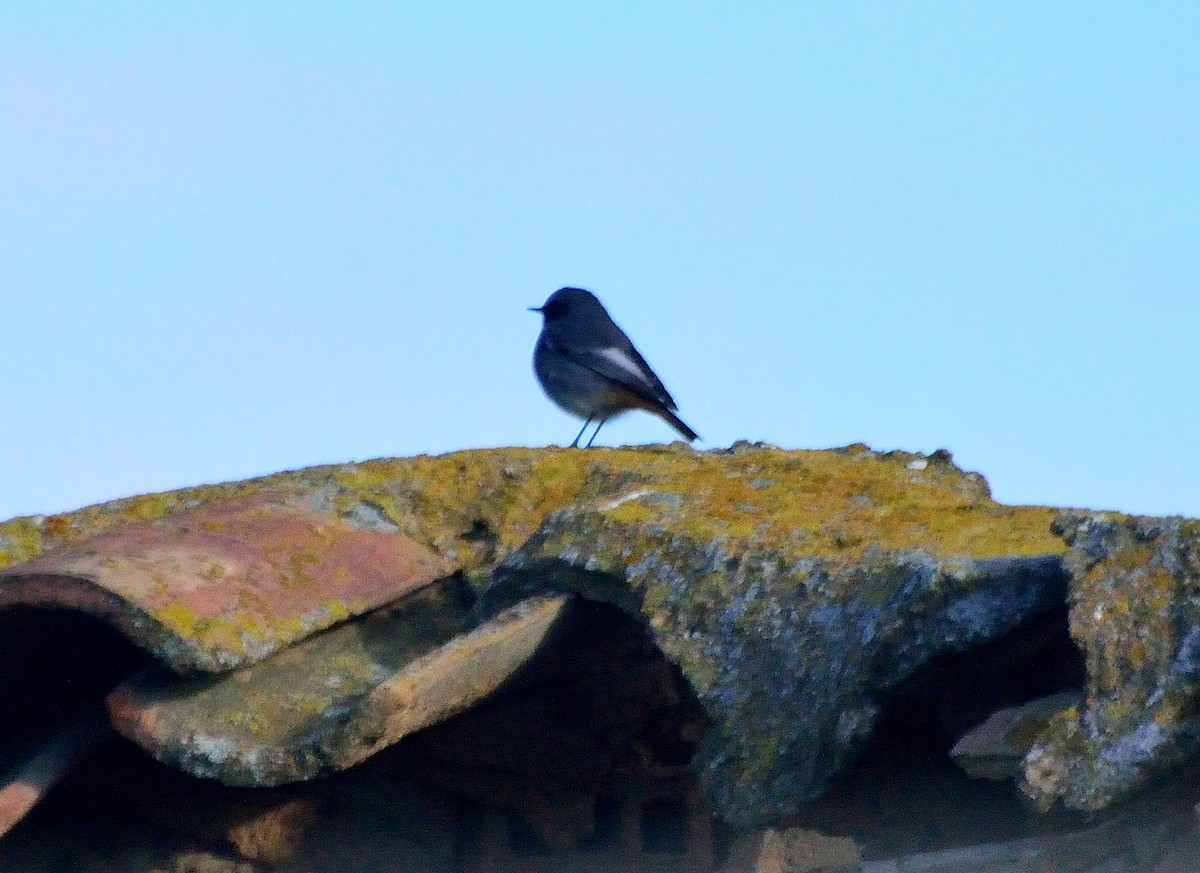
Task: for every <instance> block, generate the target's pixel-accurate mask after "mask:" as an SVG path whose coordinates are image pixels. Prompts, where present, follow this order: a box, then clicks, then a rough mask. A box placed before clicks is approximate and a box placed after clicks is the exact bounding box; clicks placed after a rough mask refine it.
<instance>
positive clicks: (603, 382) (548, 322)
mask: <svg viewBox="0 0 1200 873" xmlns="http://www.w3.org/2000/svg"><path fill="white" fill-rule="evenodd" d="M532 311H533V312H540V313H541V314H542V319H543V320H542V332H541V334H540V335H539V336H538V340H537V345H536V346H535V347H534V350H533V371H534V373H536V374H537V378H538V382H540V383H541V386H542V390H543V391H545V392H546V396H547V397H549V398H550V399H551V400H553V401H554V402H555V403H557V404H558V405H559V406H560V407H561V408H562V409H563V410H564V411H566V412H568V413H570V414H571V415H574V416H577V417H579V418H582V419H584V422H583V427H582V428H580V430H579V433H578V434H577V435H576V437H575V440H574V441H573V442H572V443H571V445H572V446H577V445H579V439H580V437H582V436H583V432H584V431H585V430H587V427H588V425H589V424H591V423H592V422H593V421H595V420H599V422H600V423H599V424H598V425H596V430H595V432H594V433H593V434H592V438H591V439H590V440H588V445H589V446H590V445H591V444H592V442H593V441H595V439H596V434H598V433H599V432H600V428H602V427H603V426H604V422H606V421H608V420H609V419H610V418H614V417H615V416H618V415H620V414H622V413H624V412H628V411H629V410H631V409H644V410H646V411H647V412H651V413H653V414H654V415H657V416H658V417H659V418H661V419H663V420H664V421H665V422H667V423H668V424H670V425H671V427H673V428H675V430H677V431H679V433H680V434H681V435H682V436H683V438H684V439H686V440H689V441H690V440H694V439H697V438H698V436H699V435H698V434H697V433H696V432H695V431H694V430H692V429H691V428H690V427H688V426H687V425H686V424H684V422H683V420H682V419H681V418H680V417H679V416H678V415H676V414H675V410H676V409H677V407H676V405H675V400H674V399H673V398H672V397H671V395H670V394H669V393H668V392H667V389H666V387H665V386H664V385H663V383H662V380H660V379H659V378H658V376H657V375H655V373H654V371H653V370H652V369H650V365H649V364H647V363H646V359H645V358H643V357H642V356H641V354H639V352H638V350H637V349H635V348H634V347H633V343H631V342H630V341H629V337H627V336H626V335H625V332H624V331H623V330H621V328H619V327H618V326H617V324H616V322H614V321H613V320H612V318H611V317H609V314H608V312H607V311H606V310H605V308H604V306H603V304H601V303H600V301H599V300H597V299H596V295H594V294H592V293H591V292H590V291H585V290H583V289H582V288H560V289H558V290H557V291H555V292H554V293H553V294H551V295H550V298H549V299H548V300H547V301H546V302H545V303H544V304H542V305H541V306H538V307H534V308H533V309H532Z"/></svg>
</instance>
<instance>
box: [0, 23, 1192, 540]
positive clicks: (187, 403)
mask: <svg viewBox="0 0 1200 873" xmlns="http://www.w3.org/2000/svg"><path fill="white" fill-rule="evenodd" d="M0 33H2V34H3V43H4V51H3V52H0V119H3V121H2V122H0V300H2V301H3V302H2V305H0V368H2V372H3V373H4V381H3V385H4V388H3V415H2V417H0V518H7V517H9V516H12V515H16V514H26V513H35V512H55V511H62V510H66V509H71V508H74V507H76V506H80V505H83V504H86V503H91V502H95V501H99V500H104V499H109V498H114V497H120V496H125V495H129V494H136V493H141V492H145V491H150V490H161V489H167V488H175V487H180V486H185V485H190V484H197V483H201V482H214V481H223V480H230V479H239V478H244V477H247V476H252V475H259V474H264V473H269V472H273V471H276V470H280V469H287V468H295V467H300V466H306V465H309V464H315V463H328V462H340V461H349V460H356V459H365V458H371V457H379V456H387V455H407V454H414V453H418V452H444V451H450V450H454V449H459V448H469V447H477V446H500V445H546V444H550V443H557V444H565V443H567V442H569V441H570V439H571V438H572V437H573V436H574V434H575V432H576V430H577V429H578V425H577V423H576V422H575V421H574V420H572V419H569V418H567V417H566V416H565V415H564V414H563V413H561V412H559V411H558V410H557V409H556V408H555V407H553V406H552V405H551V404H550V403H549V402H548V401H547V400H546V399H545V398H544V397H543V396H542V394H541V392H540V390H539V389H538V387H537V385H536V383H535V381H534V379H533V376H532V373H531V371H530V364H529V357H530V353H531V351H532V347H533V342H534V339H535V337H536V335H537V331H538V328H539V319H538V318H537V317H536V316H535V315H532V314H530V313H528V312H526V307H528V306H533V305H538V304H540V303H541V302H542V301H543V300H544V299H545V298H546V296H547V295H548V294H549V293H550V292H551V291H553V290H554V289H555V288H557V287H559V286H561V285H566V284H576V285H582V286H584V287H587V288H590V289H592V290H593V291H595V292H596V293H597V294H598V295H599V296H600V297H601V299H602V300H603V301H604V302H605V303H606V304H607V305H608V308H609V310H610V312H611V313H612V314H613V316H614V317H615V318H616V320H617V321H618V322H619V323H620V324H621V325H622V326H623V327H624V328H625V330H626V332H627V333H629V334H630V336H631V337H632V339H633V340H634V342H635V343H637V344H638V346H639V347H640V349H641V350H642V352H643V353H644V354H645V356H646V357H647V358H648V359H649V361H650V363H651V364H652V365H653V366H654V367H655V369H656V370H657V371H658V373H659V375H660V376H661V377H662V379H663V381H664V382H665V383H666V384H667V386H668V388H669V389H670V390H671V391H672V393H673V394H674V395H675V398H676V400H677V401H678V402H679V405H680V411H681V414H682V415H683V417H684V419H685V420H686V421H688V422H689V423H690V424H691V425H692V426H693V427H695V428H696V430H698V431H699V432H700V433H701V434H702V435H703V437H704V443H703V447H707V448H713V447H720V446H725V445H728V444H729V443H731V442H732V441H734V440H736V439H740V438H746V439H758V440H767V441H769V442H773V443H776V444H779V445H782V446H787V447H813V448H817V447H828V446H835V445H843V444H846V443H851V442H858V441H863V442H867V443H869V444H870V445H872V446H873V447H875V448H878V449H885V450H886V449H895V448H902V449H907V450H914V451H926V452H928V451H933V450H934V449H937V448H940V447H946V448H949V449H951V450H952V451H953V452H954V454H955V458H956V460H957V461H958V462H959V463H960V464H961V465H963V466H964V467H967V468H968V469H975V470H979V471H980V472H982V473H984V474H985V475H986V476H987V477H988V479H989V481H990V482H991V484H992V488H993V492H994V494H995V496H996V497H997V498H998V499H1000V500H1003V501H1006V502H1014V503H1015V502H1020V503H1048V504H1055V505H1064V506H1085V507H1094V508H1115V509H1122V510H1126V511H1133V512H1147V513H1155V514H1166V513H1184V514H1188V515H1193V516H1200V403H1198V400H1200V391H1198V387H1200V112H1198V111H1197V107H1200V52H1198V51H1197V50H1196V46H1197V45H1200V4H1196V3H1191V2H1186V3H1132V2H1131V3H1105V2H1087V3H1084V2H1079V3H1041V2H1037V3H1034V2H1029V3H1020V2H1014V3H1005V4H985V3H967V2H961V3H919V2H915V3H845V2H838V3H801V2H789V3H772V2H765V3H756V4H749V5H748V4H735V3H714V4H692V3H687V4H685V3H655V4H644V3H636V4H635V3H621V2H611V0H610V2H605V3H582V2H581V3H573V4H561V3H560V4H549V3H544V4H536V3H503V2H499V3H392V4H376V3H347V2H342V3H325V4H322V3H297V4H288V5H287V6H286V8H285V5H284V4H267V3H257V4H256V3H241V2H240V3H223V2H205V3H185V2H180V3H170V4H162V3H158V4H152V3H142V4H121V3H108V4H84V3H53V2H49V3H45V4H33V3H27V4H4V5H3V6H2V7H0ZM671 438H673V434H672V432H671V431H670V430H669V429H668V428H667V427H666V426H665V425H663V424H662V423H661V422H659V421H658V420H656V419H654V418H651V417H649V416H644V415H631V416H629V417H627V418H625V419H622V420H620V421H618V422H615V423H612V424H610V425H609V426H608V427H606V428H605V430H604V432H603V434H602V435H601V439H600V440H599V442H600V443H606V444H622V443H639V442H652V441H661V440H667V439H671Z"/></svg>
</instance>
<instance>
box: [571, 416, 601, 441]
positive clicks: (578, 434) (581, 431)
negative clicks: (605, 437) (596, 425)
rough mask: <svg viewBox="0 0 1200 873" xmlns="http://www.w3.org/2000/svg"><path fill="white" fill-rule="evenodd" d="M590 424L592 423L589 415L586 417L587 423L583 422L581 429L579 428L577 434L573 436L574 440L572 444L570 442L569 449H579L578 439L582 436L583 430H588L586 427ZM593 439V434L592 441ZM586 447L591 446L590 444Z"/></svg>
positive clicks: (594, 436) (593, 435)
mask: <svg viewBox="0 0 1200 873" xmlns="http://www.w3.org/2000/svg"><path fill="white" fill-rule="evenodd" d="M591 423H592V416H590V415H589V416H588V420H587V421H585V422H584V423H583V427H581V428H580V429H579V433H577V434H575V439H574V440H572V442H571V445H570V448H572V449H577V448H579V438H580V437H581V436H583V432H584V431H585V430H587V429H588V425H589V424H591ZM595 438H596V435H595V434H592V439H595ZM588 445H589V446H590V445H591V443H588Z"/></svg>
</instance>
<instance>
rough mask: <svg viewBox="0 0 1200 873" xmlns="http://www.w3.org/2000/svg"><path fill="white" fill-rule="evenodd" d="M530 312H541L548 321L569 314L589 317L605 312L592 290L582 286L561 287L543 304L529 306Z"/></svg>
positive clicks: (556, 319)
mask: <svg viewBox="0 0 1200 873" xmlns="http://www.w3.org/2000/svg"><path fill="white" fill-rule="evenodd" d="M529 311H530V312H540V313H541V314H542V318H544V319H545V320H546V322H547V323H549V322H552V321H558V320H559V319H560V318H565V317H566V316H568V315H573V316H577V317H578V316H582V317H585V318H586V317H588V316H591V315H594V314H597V313H603V312H604V307H603V306H602V305H601V304H600V301H599V300H597V299H596V295H595V294H593V293H592V292H591V291H585V290H583V289H582V288H559V289H558V290H557V291H555V292H554V293H553V294H551V295H550V296H549V297H548V298H547V299H546V302H545V303H543V304H542V305H541V306H531V307H529Z"/></svg>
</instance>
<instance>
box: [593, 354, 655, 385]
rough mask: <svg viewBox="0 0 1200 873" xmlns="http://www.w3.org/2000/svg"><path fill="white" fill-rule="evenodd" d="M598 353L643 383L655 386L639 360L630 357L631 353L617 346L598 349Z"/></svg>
mask: <svg viewBox="0 0 1200 873" xmlns="http://www.w3.org/2000/svg"><path fill="white" fill-rule="evenodd" d="M596 354H598V355H600V356H601V357H602V358H605V359H607V360H609V361H611V362H612V363H614V364H616V365H617V366H618V367H620V368H621V369H622V370H624V371H625V372H627V373H628V374H629V375H631V376H633V377H634V378H635V379H637V380H638V381H639V382H641V383H642V384H643V385H647V386H649V387H651V388H653V387H654V386H653V385H651V384H650V382H649V380H647V379H646V374H645V373H644V372H643V371H642V368H641V367H639V366H638V362H637V361H635V360H634V359H633V358H631V357H629V355H627V354H625V353H624V352H623V351H621V350H620V349H618V348H617V347H616V346H608V347H607V348H603V349H596Z"/></svg>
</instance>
